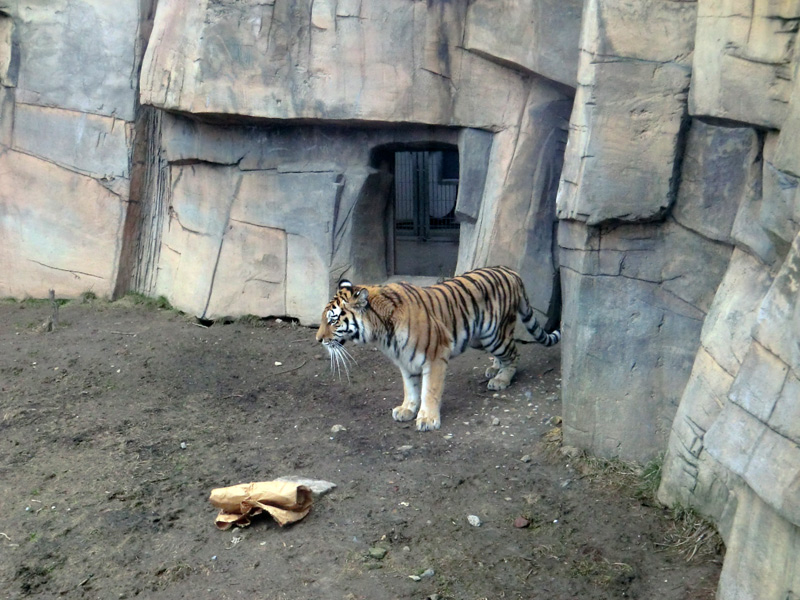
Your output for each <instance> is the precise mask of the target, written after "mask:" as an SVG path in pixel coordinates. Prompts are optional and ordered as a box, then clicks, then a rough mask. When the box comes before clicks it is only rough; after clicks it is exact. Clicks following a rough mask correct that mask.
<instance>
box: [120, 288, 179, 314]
mask: <svg viewBox="0 0 800 600" xmlns="http://www.w3.org/2000/svg"><path fill="white" fill-rule="evenodd" d="M124 298H126V299H127V300H128V301H130V302H132V303H133V304H134V305H136V306H144V307H145V308H150V309H154V310H175V308H174V307H173V306H172V304H170V302H169V300H167V298H166V296H159V297H158V298H151V297H150V296H145V295H144V294H140V293H139V292H129V293H127V294H126V295H125V296H124Z"/></svg>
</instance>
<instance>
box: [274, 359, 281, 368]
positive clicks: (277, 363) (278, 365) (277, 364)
mask: <svg viewBox="0 0 800 600" xmlns="http://www.w3.org/2000/svg"><path fill="white" fill-rule="evenodd" d="M275 366H276V367H282V366H283V363H282V362H281V361H279V360H276V361H275Z"/></svg>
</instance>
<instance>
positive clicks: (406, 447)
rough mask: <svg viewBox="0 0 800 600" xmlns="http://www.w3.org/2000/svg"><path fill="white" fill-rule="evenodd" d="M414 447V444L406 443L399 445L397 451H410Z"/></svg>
mask: <svg viewBox="0 0 800 600" xmlns="http://www.w3.org/2000/svg"><path fill="white" fill-rule="evenodd" d="M413 449H414V446H412V445H411V444H405V445H404V446H398V447H397V451H398V452H410V451H411V450H413Z"/></svg>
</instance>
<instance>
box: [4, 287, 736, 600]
mask: <svg viewBox="0 0 800 600" xmlns="http://www.w3.org/2000/svg"><path fill="white" fill-rule="evenodd" d="M51 310H52V309H51V307H50V305H49V304H48V303H46V302H31V301H26V302H22V303H18V302H12V301H2V302H0V482H2V485H0V557H2V558H1V559H0V598H23V597H37V598H103V599H116V598H133V597H136V596H138V597H142V598H174V599H178V598H201V599H202V598H217V599H224V598H231V599H233V598H260V599H273V598H275V599H277V598H282V599H283V598H285V599H292V600H295V599H305V598H308V599H312V598H314V599H327V598H332V599H343V600H345V599H346V600H351V599H362V598H363V599H383V598H408V599H412V598H413V599H425V598H434V599H436V598H438V599H441V600H443V599H458V600H462V599H476V600H477V599H483V598H489V599H494V598H514V599H516V598H520V599H522V598H524V599H532V598H541V599H548V600H559V599H565V600H566V599H581V600H592V599H606V598H609V599H610V598H640V599H643V600H655V599H658V600H679V599H686V600H688V599H693V600H694V599H707V600H711V599H712V598H713V597H714V590H715V588H716V582H717V579H718V576H719V569H720V563H721V557H720V556H719V555H717V554H715V553H713V552H711V553H704V552H699V553H698V554H697V555H696V556H695V557H694V559H693V560H691V561H687V560H686V557H685V555H684V554H680V553H679V552H678V551H677V550H676V549H675V548H673V547H672V545H674V543H675V538H674V535H675V532H676V524H675V522H674V521H673V520H672V518H671V513H670V512H669V511H667V510H665V509H663V508H661V507H659V506H657V505H655V503H654V502H652V501H648V499H647V496H646V495H645V496H643V495H642V494H640V493H637V492H636V491H635V489H634V488H635V485H632V484H631V483H630V480H631V478H630V477H626V476H621V475H619V472H623V471H625V468H617V469H608V470H605V471H603V470H602V469H600V470H599V471H598V469H597V465H596V464H595V463H594V462H592V461H587V460H585V459H582V458H581V457H577V456H575V455H574V454H573V455H570V454H569V453H563V452H560V451H559V450H558V447H557V441H556V442H554V441H553V440H554V438H556V435H555V434H556V433H557V432H553V428H554V426H555V425H557V424H558V420H557V417H558V415H559V414H560V412H561V411H560V395H559V388H560V379H559V378H560V367H559V348H558V347H555V348H552V349H546V348H543V347H540V346H536V345H531V346H525V347H523V348H522V361H521V365H520V370H519V372H518V375H517V378H516V380H515V383H514V384H513V385H512V387H510V388H509V389H508V390H506V391H505V392H503V393H500V394H497V393H493V392H490V391H488V390H487V389H486V381H485V378H484V375H483V371H484V369H485V367H486V365H487V364H488V361H487V359H486V355H485V354H482V353H480V352H478V351H468V352H467V354H465V355H463V356H461V357H459V358H457V359H454V360H453V361H452V363H451V368H450V371H449V373H448V377H447V386H446V390H445V397H444V404H443V411H442V419H443V424H442V429H441V430H440V431H436V432H427V433H419V432H417V431H415V430H414V429H413V427H412V426H411V425H409V424H405V423H397V422H395V421H393V420H392V418H391V409H392V407H393V406H395V405H397V404H399V403H400V400H401V399H402V383H401V380H400V377H399V373H397V372H396V370H395V369H394V367H393V366H392V365H391V364H390V363H389V361H388V360H387V359H386V358H384V357H383V356H382V355H381V354H380V353H379V352H377V351H375V350H373V349H371V348H369V347H363V346H362V347H355V348H353V347H351V348H350V349H351V351H352V352H353V355H354V357H355V358H356V360H357V361H358V366H357V367H355V368H354V369H353V370H352V371H351V373H350V381H349V382H348V380H347V378H346V377H342V379H339V378H337V377H335V376H332V374H331V370H330V363H329V360H328V357H327V354H326V353H325V352H324V351H323V350H322V349H321V348H320V347H319V345H317V344H316V343H315V342H314V331H313V330H311V329H308V328H304V327H300V326H297V325H295V324H293V323H290V322H281V321H276V320H271V321H261V320H256V319H249V320H248V319H245V320H239V321H237V322H234V323H228V324H222V323H216V324H214V325H213V326H211V327H202V326H200V324H198V323H196V322H195V321H194V320H193V319H191V318H189V317H187V316H185V315H181V314H179V313H177V312H174V311H171V310H160V309H157V308H155V307H153V306H152V305H147V304H137V303H136V302H135V301H134V300H133V299H131V298H126V299H123V300H122V301H119V302H116V303H112V304H109V303H106V302H102V301H97V300H89V301H84V302H77V301H76V302H71V303H68V304H66V305H64V306H61V308H60V310H59V322H58V325H57V327H56V328H55V330H54V331H52V332H47V331H44V329H43V328H42V327H41V324H42V323H43V322H45V321H46V320H47V318H48V316H50V315H51ZM335 425H341V426H343V427H344V430H341V431H338V432H335V433H334V432H332V430H331V428H332V427H333V426H335ZM548 432H550V434H549V435H548ZM548 440H550V441H549V442H548ZM617 467H619V465H617ZM284 475H299V476H305V477H311V478H316V479H325V480H329V481H332V482H334V483H336V485H337V487H336V489H335V490H334V491H333V492H331V493H329V494H327V495H325V496H322V497H321V498H318V499H316V500H315V502H314V505H313V508H312V511H311V513H310V514H309V515H308V516H307V517H306V518H305V519H303V520H302V521H300V522H298V523H296V524H294V525H291V526H287V527H284V528H280V527H279V526H278V525H277V524H276V523H274V522H273V521H271V520H270V519H269V518H266V517H265V518H257V519H256V520H254V522H253V524H252V525H250V526H249V527H247V528H242V529H238V528H237V529H232V530H228V531H219V530H217V529H216V528H215V527H214V517H215V516H216V510H215V509H214V508H213V507H212V506H211V505H210V503H209V502H208V495H209V492H210V491H211V489H212V488H216V487H221V486H228V485H233V484H236V483H242V482H249V481H264V480H271V479H275V478H278V477H281V476H284ZM634 479H635V477H634ZM469 515H475V516H477V517H479V518H480V520H481V525H480V526H479V527H475V526H473V525H471V524H470V523H469V521H468V516H469ZM518 517H524V518H526V519H527V520H529V521H530V525H529V526H528V527H524V528H518V527H515V526H514V521H515V519H517V518H518ZM373 555H374V557H373ZM381 555H383V557H382V558H379V557H380V556H381ZM423 573H425V576H423V577H421V578H419V577H418V578H419V581H415V580H414V579H413V578H412V577H411V576H420V575H421V574H423ZM431 573H432V574H431Z"/></svg>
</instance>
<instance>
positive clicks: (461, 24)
mask: <svg viewBox="0 0 800 600" xmlns="http://www.w3.org/2000/svg"><path fill="white" fill-rule="evenodd" d="M534 6H535V7H536V10H537V11H539V12H538V13H537V14H539V13H540V14H547V15H551V14H552V15H557V17H554V18H556V19H557V22H558V23H559V24H560V25H561V26H563V28H564V29H563V31H561V32H556V31H554V30H553V29H552V28H550V27H548V26H547V24H548V23H549V22H550V21H549V20H548V19H536V20H533V21H531V20H530V19H529V18H525V19H518V20H516V21H514V23H513V29H514V36H516V37H517V38H520V39H522V38H528V39H531V40H532V41H533V42H535V44H536V47H537V48H541V49H544V48H547V51H546V52H543V53H540V52H539V51H535V50H534V49H531V51H530V52H529V53H526V54H524V55H517V54H514V52H516V51H517V50H518V48H517V47H516V46H515V45H514V44H513V43H509V40H506V41H504V42H503V43H501V41H500V39H498V38H495V37H493V36H494V34H496V33H498V31H497V30H496V29H495V26H496V24H493V21H492V20H488V17H487V15H488V14H489V13H487V6H485V5H484V4H483V3H480V2H478V3H474V4H471V5H469V6H467V5H466V4H464V3H429V4H426V3H420V2H414V3H408V2H394V3H379V2H360V3H352V2H319V1H316V2H313V3H312V2H308V3H299V4H298V3H285V2H282V3H274V4H265V3H227V2H214V1H206V2H189V1H177V2H170V3H169V4H162V5H161V6H160V7H159V10H158V12H157V14H156V19H155V24H154V28H153V34H152V37H151V43H150V44H149V46H148V50H147V53H146V56H145V58H144V63H143V68H142V76H141V98H142V101H143V102H144V103H146V104H149V105H152V106H154V107H157V108H158V109H159V110H160V111H165V112H166V113H172V114H173V115H175V116H169V115H167V116H165V117H163V118H162V120H161V122H160V125H159V131H158V134H157V135H158V137H159V138H160V139H161V148H160V150H159V152H158V157H157V159H156V158H155V157H154V160H157V162H158V165H155V164H153V165H151V172H152V173H154V176H153V177H151V180H153V181H155V180H160V181H163V182H165V183H164V185H163V186H162V187H161V188H159V189H161V190H162V192H163V198H162V199H159V200H156V201H153V199H152V198H153V195H150V196H149V197H148V198H146V199H145V201H146V202H152V203H153V205H158V206H160V207H161V208H160V209H157V210H155V212H154V213H153V211H150V210H148V211H147V212H148V214H155V215H160V217H161V218H160V220H159V222H158V224H155V225H153V226H152V227H151V226H150V225H151V224H153V221H152V220H147V219H145V220H144V221H145V223H146V225H145V226H143V228H142V235H141V236H140V241H139V246H140V247H141V248H146V249H148V251H147V259H145V260H142V259H141V258H140V259H137V261H135V262H136V264H138V265H139V267H138V273H137V275H136V277H135V278H134V281H135V282H137V285H139V287H138V289H140V290H141V291H143V292H145V293H154V294H161V295H164V296H166V297H167V298H169V299H170V301H171V302H172V303H173V304H174V305H175V306H178V307H179V308H182V309H183V310H187V311H189V312H192V313H193V314H197V315H198V316H201V317H203V318H207V319H214V318H219V317H222V316H226V315H234V316H235V315H239V314H244V313H253V314H259V315H284V314H286V315H290V316H292V317H296V318H299V319H300V321H301V322H302V323H307V324H311V323H314V322H315V321H317V320H318V318H319V315H318V314H317V313H318V311H319V307H320V306H323V305H324V303H325V301H326V299H327V297H328V296H329V294H330V290H331V288H332V286H333V285H334V284H335V282H336V281H337V280H338V279H339V278H340V277H342V276H343V275H347V276H348V277H350V278H351V279H353V280H356V281H365V280H369V281H382V280H385V279H386V278H387V277H388V276H389V275H391V274H392V272H391V267H390V266H389V267H387V264H386V263H387V262H390V260H389V258H387V251H388V250H387V235H388V234H387V223H386V219H387V214H388V212H389V206H388V198H389V194H388V193H387V190H388V189H389V186H390V185H391V169H390V168H387V166H386V163H387V162H389V161H387V160H384V159H386V156H387V153H389V152H391V151H392V150H393V149H400V148H412V147H422V146H424V145H425V144H428V145H430V144H435V145H449V146H452V147H457V148H458V150H459V156H460V171H461V173H460V179H461V180H462V184H461V185H460V188H459V189H460V193H459V197H458V200H457V206H456V210H457V212H458V214H459V217H460V221H461V234H460V244H459V258H458V270H459V271H464V270H468V269H470V268H472V267H474V266H480V265H484V264H489V263H504V264H508V265H510V266H512V267H515V268H517V269H519V270H520V272H521V273H522V275H523V278H524V279H525V281H526V283H527V284H528V287H529V289H530V291H531V294H530V295H531V299H532V301H533V303H534V306H535V307H536V308H537V309H538V310H539V311H540V316H541V315H543V314H544V313H546V312H547V311H548V309H549V306H550V299H551V296H552V292H553V274H554V273H555V272H557V270H558V260H557V244H556V242H555V222H556V217H555V209H554V198H555V194H556V191H557V186H558V176H559V173H560V171H561V163H562V159H563V153H564V146H565V142H566V135H567V121H568V119H569V112H570V110H571V106H572V93H573V92H572V89H571V88H570V87H568V86H565V85H563V83H562V82H570V81H572V80H573V79H574V68H575V65H576V64H577V60H576V59H577V48H576V47H575V46H574V45H572V44H570V43H569V42H568V40H569V39H570V36H572V37H574V39H577V35H578V31H579V27H580V2H575V1H572V2H569V3H566V4H564V5H563V6H564V8H565V9H564V10H563V11H557V12H554V11H552V10H545V6H544V5H543V6H539V4H538V3H527V4H520V5H517V6H515V7H514V8H513V10H514V11H516V12H518V13H519V14H520V15H523V14H524V15H528V14H530V13H531V10H532V7H534ZM556 39H557V40H558V43H557V44H556V43H554V41H555V40H556ZM537 61H538V62H537ZM540 62H541V63H542V64H546V65H547V67H546V68H545V69H544V70H545V73H544V74H543V75H546V77H545V76H542V75H540V74H537V73H535V72H534V71H533V69H534V67H536V65H538V64H539V63H540ZM231 82H236V85H231ZM498 92H499V93H498ZM183 114H191V115H193V116H194V117H195V118H197V117H199V118H201V119H205V120H206V123H198V122H197V121H196V120H193V121H188V120H187V119H185V118H183V117H181V116H178V115H183ZM243 119H246V120H247V121H246V123H244V124H242V120H243ZM220 121H227V122H226V124H224V125H221V126H220V125H218V123H219V122H220ZM215 123H216V124H215ZM156 173H159V174H161V175H160V176H155V174H156ZM164 207H169V208H168V210H167V209H166V208H164ZM309 215H314V219H313V220H309V218H308V217H309ZM197 257H202V258H201V260H200V261H198V260H196V259H197Z"/></svg>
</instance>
